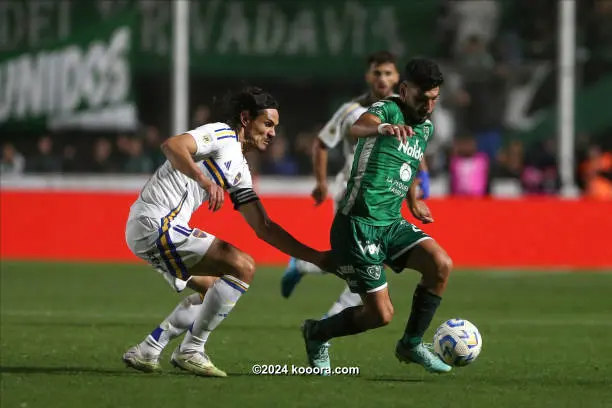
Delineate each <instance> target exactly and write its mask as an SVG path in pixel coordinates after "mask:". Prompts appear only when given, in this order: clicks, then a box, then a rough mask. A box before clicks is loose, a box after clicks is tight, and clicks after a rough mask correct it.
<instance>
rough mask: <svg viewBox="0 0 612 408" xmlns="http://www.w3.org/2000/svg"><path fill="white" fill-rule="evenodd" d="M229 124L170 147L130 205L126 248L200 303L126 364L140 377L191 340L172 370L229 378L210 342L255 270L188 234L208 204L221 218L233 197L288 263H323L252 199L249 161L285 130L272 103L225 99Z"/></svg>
mask: <svg viewBox="0 0 612 408" xmlns="http://www.w3.org/2000/svg"><path fill="white" fill-rule="evenodd" d="M226 107H227V109H226V112H225V114H224V115H223V116H224V120H223V122H216V123H209V124H205V125H203V126H200V127H198V128H197V129H194V130H190V131H188V132H186V133H184V134H181V135H177V136H174V137H171V138H170V139H168V140H167V141H166V142H164V144H163V145H162V150H163V152H164V154H165V155H166V157H167V159H168V160H167V161H166V162H165V163H164V164H163V165H162V166H161V167H160V168H159V169H157V171H156V172H155V174H153V176H152V177H151V179H150V180H149V181H148V182H147V183H146V185H145V186H144V187H143V189H142V191H141V193H140V196H139V197H138V199H137V200H136V202H135V203H134V204H133V205H132V207H131V210H130V215H129V218H128V221H127V226H126V241H127V244H128V246H129V248H130V249H131V250H132V252H133V253H134V254H135V255H137V256H138V257H140V258H142V259H144V260H145V261H147V262H148V263H150V264H151V265H152V266H153V267H154V268H155V269H156V270H157V271H158V272H159V273H160V274H161V275H163V277H164V278H165V279H166V280H167V281H168V282H169V283H170V285H171V286H172V287H173V288H174V289H175V290H176V291H178V292H180V291H182V290H183V289H185V287H189V288H191V289H193V290H195V291H196V292H197V293H194V294H192V295H190V296H188V297H187V298H185V299H183V301H181V302H180V303H179V305H178V306H177V307H176V308H175V310H174V311H173V312H172V313H171V314H170V315H169V316H168V317H167V318H166V319H165V320H164V321H163V322H162V323H161V324H160V325H159V326H158V327H157V328H156V329H155V330H153V332H151V334H149V335H148V336H147V337H146V338H145V339H144V340H143V341H142V342H141V343H139V344H138V345H136V346H134V347H132V348H130V349H129V350H128V351H127V352H126V353H125V354H124V355H123V360H124V361H125V362H126V363H127V364H128V365H129V366H131V367H133V368H136V369H138V370H141V371H159V370H160V364H159V357H160V354H161V352H162V350H163V349H164V348H165V347H166V345H168V343H169V341H170V340H171V339H172V338H174V337H177V336H178V335H180V334H182V333H184V332H187V333H186V335H185V337H184V339H183V342H182V343H181V344H180V346H179V347H178V348H177V349H176V350H175V351H174V353H173V354H172V357H171V362H172V363H173V365H175V366H178V367H180V368H182V369H185V370H188V371H191V372H193V373H195V374H198V375H204V376H219V377H224V376H226V373H225V372H223V371H221V370H219V369H218V368H217V367H215V366H214V364H213V363H212V362H211V361H210V359H209V357H208V356H207V355H206V353H205V351H204V346H205V344H206V341H207V339H208V336H209V335H210V333H211V332H212V331H213V330H214V329H215V328H216V327H217V326H218V325H219V324H220V323H221V322H222V321H223V319H224V318H225V317H226V316H227V315H228V314H229V313H230V311H231V310H232V309H233V307H234V305H235V304H236V302H238V300H239V299H240V296H241V295H242V294H243V293H244V292H246V290H247V289H248V288H249V284H250V282H251V280H252V278H253V275H254V273H255V262H254V261H253V258H252V257H251V256H249V255H248V254H246V253H245V252H243V251H241V250H239V249H238V248H236V247H234V246H233V245H231V244H230V243H228V242H224V241H222V240H221V239H219V238H216V237H215V236H213V235H212V234H210V233H208V232H204V231H202V230H200V229H197V228H192V227H191V226H190V225H189V220H190V218H191V215H192V213H193V212H195V211H196V210H197V209H198V207H200V205H202V204H203V203H205V202H208V209H210V210H212V211H217V210H219V209H220V208H221V206H222V204H223V200H224V190H227V191H228V193H229V195H230V198H231V201H232V203H233V205H234V208H235V209H236V210H238V211H240V213H242V215H243V216H244V218H245V219H246V222H247V223H248V224H249V225H250V227H251V228H252V229H253V230H254V231H255V232H256V234H257V236H258V237H259V238H260V239H262V240H264V241H266V242H267V243H269V244H270V245H272V246H274V247H276V248H278V249H279V250H280V251H283V252H285V253H287V254H289V255H291V256H295V257H298V258H300V259H304V260H308V261H310V262H312V263H314V264H316V265H319V266H322V263H323V262H324V259H325V253H322V252H318V251H315V250H314V249H311V248H309V247H307V246H305V245H303V244H302V243H300V242H298V241H297V240H296V239H295V238H293V237H292V236H291V235H290V234H289V233H287V232H286V231H285V230H284V229H283V228H282V227H280V226H279V225H278V224H276V223H274V222H273V221H272V220H271V219H270V218H268V216H267V215H266V212H265V210H264V207H263V205H262V204H261V202H260V201H259V199H258V197H257V194H256V193H255V192H254V191H253V186H252V181H251V174H250V172H249V167H248V164H247V162H246V160H245V158H244V156H243V153H244V152H246V151H249V150H252V149H255V150H259V151H264V150H266V147H267V146H268V144H269V143H271V142H272V140H273V138H274V136H275V128H276V126H277V125H278V123H279V114H278V110H277V109H278V105H277V102H276V101H275V100H274V98H273V97H272V96H271V95H269V94H267V93H265V92H263V91H262V90H260V89H258V88H249V89H246V90H243V91H241V92H239V93H236V94H234V95H232V96H230V97H228V98H227V99H226Z"/></svg>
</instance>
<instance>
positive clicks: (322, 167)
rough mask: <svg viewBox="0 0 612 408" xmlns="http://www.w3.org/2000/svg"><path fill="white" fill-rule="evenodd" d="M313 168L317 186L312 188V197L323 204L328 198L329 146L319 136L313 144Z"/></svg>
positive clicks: (319, 203)
mask: <svg viewBox="0 0 612 408" xmlns="http://www.w3.org/2000/svg"><path fill="white" fill-rule="evenodd" d="M312 168H313V171H314V176H315V179H316V182H317V184H316V186H315V188H314V189H313V190H312V194H311V195H312V198H314V200H315V204H316V205H321V204H322V203H323V202H324V201H325V199H326V198H327V194H328V192H329V188H328V186H327V146H326V145H325V143H323V141H322V140H321V139H319V138H318V137H317V138H315V141H314V143H313V146H312Z"/></svg>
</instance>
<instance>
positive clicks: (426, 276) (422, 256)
mask: <svg viewBox="0 0 612 408" xmlns="http://www.w3.org/2000/svg"><path fill="white" fill-rule="evenodd" d="M405 262H406V268H409V269H414V270H416V271H419V272H420V273H421V274H422V276H423V278H422V280H421V282H420V283H419V284H418V285H417V287H416V289H415V291H414V294H413V297H412V310H411V313H410V317H409V319H408V322H407V324H406V329H405V331H404V335H403V337H402V338H401V340H400V341H401V342H402V343H403V344H404V345H405V346H406V347H408V348H413V347H417V346H419V345H420V344H421V343H422V341H423V336H424V334H425V331H426V330H427V328H428V327H429V325H430V324H431V321H432V319H433V316H434V315H435V313H436V310H437V309H438V306H440V302H441V301H442V297H441V295H442V294H443V292H444V289H445V288H446V284H447V282H448V278H449V276H450V273H451V270H452V261H451V259H450V257H449V256H448V254H447V253H446V251H444V249H442V247H440V245H438V244H437V243H436V242H435V241H434V240H431V239H428V240H425V241H423V242H421V243H419V245H417V246H416V247H415V248H414V249H413V250H412V251H410V252H409V253H408V254H407V256H406V258H405Z"/></svg>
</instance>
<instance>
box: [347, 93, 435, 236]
mask: <svg viewBox="0 0 612 408" xmlns="http://www.w3.org/2000/svg"><path fill="white" fill-rule="evenodd" d="M368 112H369V113H372V114H374V115H376V116H378V117H379V118H380V120H381V121H382V123H389V124H398V125H404V124H405V121H404V115H403V114H402V111H401V109H400V107H399V106H398V105H397V103H395V102H394V101H393V100H381V101H378V102H376V103H374V104H373V105H372V106H370V108H369V109H368ZM412 128H413V130H414V132H415V135H414V136H412V137H409V138H408V140H407V141H406V143H401V142H400V141H398V140H397V139H396V138H395V137H393V136H390V135H378V136H375V137H367V138H362V139H360V140H359V142H358V143H357V147H356V150H355V158H354V160H353V167H352V169H351V176H350V178H349V181H348V185H347V190H346V193H345V195H344V198H343V199H342V201H341V204H340V210H339V211H340V212H341V213H342V214H344V215H349V216H351V217H354V218H355V219H357V220H359V221H361V222H364V223H367V224H370V225H375V226H385V225H390V224H391V223H393V222H394V221H395V220H397V219H400V218H401V217H402V215H401V213H400V211H401V208H402V203H403V201H404V199H405V198H406V195H407V194H408V189H409V187H410V185H411V184H412V181H413V180H414V178H415V176H416V174H417V172H418V169H419V164H420V162H421V159H423V155H424V154H425V149H426V148H427V143H428V139H429V138H430V137H431V136H432V135H433V124H432V123H431V122H430V121H429V120H426V121H425V122H423V123H421V124H419V125H412Z"/></svg>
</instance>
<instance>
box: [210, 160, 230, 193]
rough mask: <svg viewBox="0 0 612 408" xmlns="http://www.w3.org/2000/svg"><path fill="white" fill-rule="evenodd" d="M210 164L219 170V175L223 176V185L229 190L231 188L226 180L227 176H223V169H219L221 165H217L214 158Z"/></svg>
mask: <svg viewBox="0 0 612 408" xmlns="http://www.w3.org/2000/svg"><path fill="white" fill-rule="evenodd" d="M209 160H210V162H211V163H212V164H213V165H214V166H215V168H216V169H217V171H218V172H219V174H220V175H221V178H222V179H223V183H224V184H225V185H226V186H227V188H229V187H230V185H229V183H228V182H227V179H226V178H225V174H223V171H222V170H221V167H219V165H218V164H217V162H216V161H215V159H213V158H212V157H211V158H210V159H209Z"/></svg>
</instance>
